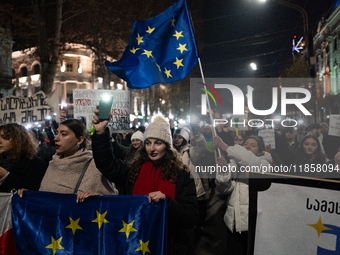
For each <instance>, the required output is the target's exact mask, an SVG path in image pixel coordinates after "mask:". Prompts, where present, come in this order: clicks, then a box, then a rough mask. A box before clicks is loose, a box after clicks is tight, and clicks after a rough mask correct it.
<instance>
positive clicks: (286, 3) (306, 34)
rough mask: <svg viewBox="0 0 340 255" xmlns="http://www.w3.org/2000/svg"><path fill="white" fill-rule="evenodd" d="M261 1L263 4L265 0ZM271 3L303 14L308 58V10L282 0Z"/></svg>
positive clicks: (273, 0)
mask: <svg viewBox="0 0 340 255" xmlns="http://www.w3.org/2000/svg"><path fill="white" fill-rule="evenodd" d="M259 1H260V2H263V0H259ZM270 1H272V2H274V3H277V4H281V5H284V6H286V7H288V8H292V9H294V10H297V11H298V12H300V13H301V15H302V18H303V34H304V37H305V45H306V49H307V56H309V35H308V32H309V31H308V15H307V12H306V10H305V9H303V7H301V6H300V5H297V4H293V3H289V2H285V1H282V0H270Z"/></svg>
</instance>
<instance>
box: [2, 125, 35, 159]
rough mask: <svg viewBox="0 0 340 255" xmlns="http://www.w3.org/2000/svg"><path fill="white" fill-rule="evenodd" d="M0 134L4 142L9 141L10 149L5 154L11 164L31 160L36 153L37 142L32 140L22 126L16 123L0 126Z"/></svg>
mask: <svg viewBox="0 0 340 255" xmlns="http://www.w3.org/2000/svg"><path fill="white" fill-rule="evenodd" d="M0 133H2V137H3V138H4V139H6V140H9V141H11V147H12V148H11V149H10V150H9V151H6V152H5V154H6V156H7V158H8V159H10V160H11V161H13V162H16V161H18V160H19V159H20V158H23V157H26V158H28V159H33V157H34V156H35V155H36V154H37V151H38V142H37V141H36V140H35V139H34V137H33V135H32V134H31V132H29V131H28V130H27V129H26V128H25V127H24V126H22V125H19V124H17V123H9V124H5V125H2V126H0Z"/></svg>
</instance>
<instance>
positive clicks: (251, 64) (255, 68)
mask: <svg viewBox="0 0 340 255" xmlns="http://www.w3.org/2000/svg"><path fill="white" fill-rule="evenodd" d="M250 67H251V69H253V70H254V71H256V70H257V65H256V64H255V63H254V62H253V63H250Z"/></svg>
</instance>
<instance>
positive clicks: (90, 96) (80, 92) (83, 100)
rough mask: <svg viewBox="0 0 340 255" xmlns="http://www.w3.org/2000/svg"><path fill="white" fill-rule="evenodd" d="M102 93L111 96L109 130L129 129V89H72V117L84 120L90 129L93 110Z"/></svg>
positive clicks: (116, 131) (120, 130)
mask: <svg viewBox="0 0 340 255" xmlns="http://www.w3.org/2000/svg"><path fill="white" fill-rule="evenodd" d="M102 95H109V96H113V104H112V109H111V113H112V116H113V117H112V119H111V121H110V123H109V128H110V131H111V132H114V133H121V132H126V131H128V130H130V113H129V110H130V91H127V90H95V89H74V90H73V102H74V118H75V119H79V120H82V121H84V122H85V123H86V127H87V129H88V130H90V128H91V125H92V124H91V123H92V117H93V114H94V113H93V111H94V109H95V108H96V106H97V105H98V104H99V100H100V98H101V97H102Z"/></svg>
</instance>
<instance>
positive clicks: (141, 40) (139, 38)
mask: <svg viewBox="0 0 340 255" xmlns="http://www.w3.org/2000/svg"><path fill="white" fill-rule="evenodd" d="M137 35H138V36H137V37H136V40H137V42H138V45H139V44H141V43H142V42H144V41H143V36H140V35H139V34H137Z"/></svg>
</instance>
